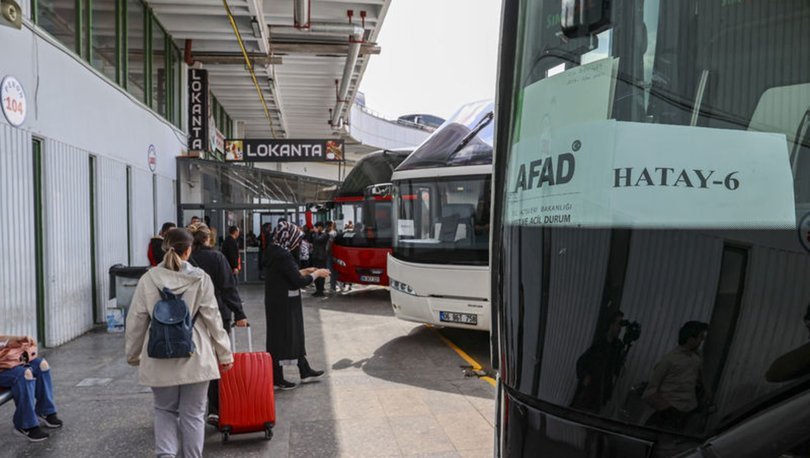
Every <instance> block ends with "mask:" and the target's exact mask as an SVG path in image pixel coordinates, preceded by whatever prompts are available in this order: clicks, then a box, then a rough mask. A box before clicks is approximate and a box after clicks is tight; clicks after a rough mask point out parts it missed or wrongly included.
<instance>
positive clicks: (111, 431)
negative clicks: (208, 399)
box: [0, 285, 495, 457]
mask: <svg viewBox="0 0 810 458" xmlns="http://www.w3.org/2000/svg"><path fill="white" fill-rule="evenodd" d="M240 291H241V293H242V299H243V301H244V303H245V308H246V311H247V314H248V318H249V319H250V321H251V324H252V326H251V327H252V329H253V345H254V350H256V351H261V350H263V349H264V342H265V334H266V325H265V323H264V308H263V307H264V303H263V301H264V291H263V287H262V286H260V285H245V286H241V287H240ZM310 293H311V290H306V291H304V292H303V294H304V319H305V326H306V334H307V336H306V337H307V352H308V355H309V360H310V362H311V364H312V366H313V367H315V368H316V369H325V370H326V375H325V376H324V377H323V378H322V379H321V380H320V381H319V382H317V383H309V384H305V385H302V386H299V387H297V388H296V389H294V390H291V391H284V392H276V412H277V421H276V426H275V428H274V437H273V439H272V440H271V441H265V440H264V439H263V438H262V435H261V434H247V435H241V436H232V437H231V441H230V442H229V443H228V444H223V443H222V442H221V435H220V434H219V433H218V432H217V431H216V430H215V429H214V428H213V427H209V428H208V429H207V431H206V444H205V456H217V457H218V456H222V457H231V456H233V457H253V456H255V457H268V456H269V457H333V456H352V457H354V456H357V457H365V456H368V457H376V456H435V457H485V456H486V457H490V456H492V441H493V423H494V418H493V415H494V401H493V400H494V395H495V389H494V387H493V386H492V384H491V381H490V380H488V379H487V377H480V376H481V375H488V374H489V372H488V370H489V335H488V334H486V333H481V332H475V331H467V330H458V329H450V328H443V329H438V328H431V327H427V326H423V325H420V324H417V323H409V322H405V321H400V320H397V319H396V318H395V317H394V316H393V312H392V310H391V306H390V302H389V296H388V291H387V290H386V289H384V288H378V287H371V288H355V289H354V290H353V291H351V292H348V293H343V294H337V295H333V296H327V297H325V298H314V297H311V295H310ZM43 354H44V356H45V357H46V358H47V359H48V361H49V362H50V364H51V367H52V370H53V377H54V383H55V391H56V401H57V406H58V408H59V414H60V417H62V418H63V420H64V421H65V427H64V428H63V429H62V430H59V431H55V432H53V433H52V435H51V438H50V439H49V440H47V441H45V442H42V443H29V442H28V441H26V440H25V439H24V438H21V437H19V436H17V435H14V434H13V433H12V430H13V427H12V422H11V418H12V414H13V411H14V407H13V404H12V403H8V404H5V405H3V406H0V444H2V447H0V456H3V457H5V456H9V457H96V456H98V457H148V456H153V431H152V429H153V426H152V424H153V423H152V418H153V417H152V394H151V391H150V389H149V388H145V387H141V386H138V385H137V378H136V370H135V369H134V368H132V367H130V366H128V365H127V364H126V362H125V360H124V357H123V336H122V335H121V334H108V333H106V332H105V331H104V330H103V329H97V330H94V331H93V332H90V333H88V334H86V335H84V336H82V337H80V338H78V339H76V340H74V341H72V342H70V343H68V344H65V345H63V346H61V347H58V348H55V349H46V350H45V351H44V352H43ZM479 364H480V365H481V366H483V367H480V368H478V371H477V372H476V366H477V365H479ZM285 370H286V374H285V378H287V379H288V380H292V381H294V382H297V381H298V374H297V369H295V368H287V369H285Z"/></svg>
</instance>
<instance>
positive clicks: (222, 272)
mask: <svg viewBox="0 0 810 458" xmlns="http://www.w3.org/2000/svg"><path fill="white" fill-rule="evenodd" d="M188 262H190V263H191V265H192V266H195V267H199V268H200V269H202V270H204V271H205V273H207V274H208V276H209V277H211V282H212V283H213V284H214V294H215V295H216V297H217V305H219V313H220V315H222V321H223V322H225V323H230V322H231V320H232V319H233V320H234V321H239V320H243V319H245V318H246V316H245V311H244V310H243V309H242V298H241V297H239V291H238V290H237V289H236V279H235V278H234V276H233V272H232V271H231V267H230V266H229V265H228V260H227V259H225V255H223V254H222V253H220V252H219V251H217V250H215V249H213V248H210V247H202V248H199V249H197V250H196V251H194V252H193V253H191V257H189V258H188Z"/></svg>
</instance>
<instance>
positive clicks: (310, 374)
mask: <svg viewBox="0 0 810 458" xmlns="http://www.w3.org/2000/svg"><path fill="white" fill-rule="evenodd" d="M322 375H323V371H316V370H315V369H312V368H310V369H309V370H308V371H306V372H304V373H302V374H301V383H309V382H314V381H315V380H317V379H319V378H321V376H322Z"/></svg>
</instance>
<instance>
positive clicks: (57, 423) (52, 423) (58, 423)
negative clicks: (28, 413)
mask: <svg viewBox="0 0 810 458" xmlns="http://www.w3.org/2000/svg"><path fill="white" fill-rule="evenodd" d="M39 420H40V423H41V424H43V425H45V427H46V428H53V429H56V428H61V427H62V420H60V419H59V417H57V416H56V414H55V413H52V414H50V415H48V416H46V417H39Z"/></svg>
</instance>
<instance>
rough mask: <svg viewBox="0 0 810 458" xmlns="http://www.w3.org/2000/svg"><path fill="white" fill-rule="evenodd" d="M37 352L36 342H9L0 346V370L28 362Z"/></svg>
mask: <svg viewBox="0 0 810 458" xmlns="http://www.w3.org/2000/svg"><path fill="white" fill-rule="evenodd" d="M37 353H38V352H37V346H36V344H31V343H28V342H25V343H22V344H21V343H19V342H13V343H12V342H9V344H8V345H6V346H5V347H3V348H0V371H2V370H6V369H11V368H14V367H17V366H21V365H23V364H28V362H29V361H31V360H32V359H35V358H36V357H37Z"/></svg>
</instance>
